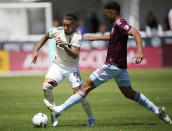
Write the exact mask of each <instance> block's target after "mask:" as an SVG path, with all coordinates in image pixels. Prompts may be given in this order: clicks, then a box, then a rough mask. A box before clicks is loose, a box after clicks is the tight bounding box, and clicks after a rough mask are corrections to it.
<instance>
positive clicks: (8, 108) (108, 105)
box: [0, 69, 172, 131]
mask: <svg viewBox="0 0 172 131" xmlns="http://www.w3.org/2000/svg"><path fill="white" fill-rule="evenodd" d="M90 73H91V72H87V73H82V74H81V75H82V79H83V81H85V80H86V79H87V78H88V76H89V74H90ZM129 74H130V77H131V81H132V85H133V88H134V89H135V90H137V91H139V92H142V93H143V94H144V95H145V96H147V97H148V98H150V99H151V100H152V101H153V102H154V103H155V104H156V105H158V106H165V107H166V109H167V112H168V114H169V116H171V117H172V69H154V70H151V69H149V70H130V71H129ZM43 80H44V76H28V77H26V76H25V77H0V131H8V130H9V131H39V130H48V131H69V130H70V131H81V130H82V131H128V130H130V131H147V130H150V131H158V130H160V131H171V130H172V125H167V124H165V123H163V122H162V121H161V120H159V118H158V117H157V116H155V115H154V114H153V113H152V112H151V111H148V110H146V109H145V108H143V107H141V106H140V105H138V104H137V103H136V102H133V101H131V100H128V99H126V98H124V96H123V95H122V94H121V93H120V91H119V89H118V88H117V86H116V84H114V81H113V80H111V81H109V82H107V83H105V84H103V85H102V86H100V87H98V89H95V90H94V91H92V92H91V93H90V94H89V95H88V99H89V100H90V102H91V104H92V108H93V111H94V114H95V118H96V122H97V124H96V126H94V127H86V126H85V124H86V123H87V116H86V115H85V112H84V111H83V109H82V107H81V105H80V104H78V105H75V106H74V107H72V108H70V109H69V110H67V111H66V112H64V113H63V114H62V115H61V116H60V117H59V126H58V127H56V128H54V127H51V124H50V121H49V124H48V127H47V128H42V129H41V128H34V127H33V125H32V122H31V119H32V117H33V115H34V114H35V113H38V112H44V113H45V114H47V115H48V117H49V118H50V116H49V114H50V113H49V111H48V110H47V108H46V107H45V106H44V103H43V91H42V81H43ZM53 93H54V96H55V102H56V104H57V105H59V104H61V103H63V102H64V101H65V100H66V99H67V98H68V97H69V96H71V95H72V93H73V92H72V90H71V88H70V86H69V84H68V83H67V81H66V80H65V81H63V82H62V83H61V84H60V85H59V86H58V87H56V88H54V92H53Z"/></svg>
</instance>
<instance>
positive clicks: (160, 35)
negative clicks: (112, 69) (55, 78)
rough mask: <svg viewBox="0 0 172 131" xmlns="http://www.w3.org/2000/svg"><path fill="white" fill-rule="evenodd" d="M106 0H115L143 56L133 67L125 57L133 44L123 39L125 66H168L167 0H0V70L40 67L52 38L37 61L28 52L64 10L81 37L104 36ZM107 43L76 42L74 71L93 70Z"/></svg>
mask: <svg viewBox="0 0 172 131" xmlns="http://www.w3.org/2000/svg"><path fill="white" fill-rule="evenodd" d="M110 1H116V2H119V4H120V5H121V16H122V17H123V18H125V19H126V20H127V21H128V23H129V24H130V25H132V26H134V27H135V28H137V29H138V30H139V32H140V33H141V35H142V40H143V47H144V51H145V59H144V61H143V63H142V64H141V65H139V66H136V65H135V64H134V62H133V61H132V59H131V57H132V56H134V55H135V53H136V44H135V41H134V39H133V37H129V41H128V57H127V59H128V66H129V68H162V67H171V66H172V62H171V61H172V24H171V27H170V19H171V23H172V0H165V1H164V0H158V1H157V0H0V18H1V20H0V74H2V72H5V73H8V72H16V71H29V72H30V71H46V70H47V69H48V66H49V64H50V63H51V61H50V60H52V59H53V55H52V54H53V53H52V49H53V48H54V49H53V51H54V50H55V46H52V45H53V44H52V41H49V42H48V43H47V44H46V45H45V46H44V47H43V49H42V50H41V55H40V64H37V65H31V64H30V61H31V58H32V51H33V50H34V48H35V46H36V44H37V43H38V41H39V40H40V39H41V37H42V35H43V34H44V33H46V32H47V31H48V30H49V29H50V28H54V27H57V26H62V20H63V17H64V15H65V14H66V13H74V14H76V15H77V16H78V18H79V22H78V23H79V26H78V29H79V30H80V31H81V33H82V35H83V37H84V35H85V34H92V35H94V36H101V35H106V34H109V31H110V29H111V26H112V23H110V22H109V21H108V20H107V19H106V18H105V16H104V5H105V4H106V3H108V2H110ZM170 9H171V13H170ZM107 43H108V42H107V41H93V42H90V41H82V47H81V53H80V62H79V67H80V69H82V70H87V69H95V68H96V67H97V66H98V65H100V64H101V63H103V62H104V59H105V55H106V47H107ZM54 45H55V43H54ZM92 63H95V64H92Z"/></svg>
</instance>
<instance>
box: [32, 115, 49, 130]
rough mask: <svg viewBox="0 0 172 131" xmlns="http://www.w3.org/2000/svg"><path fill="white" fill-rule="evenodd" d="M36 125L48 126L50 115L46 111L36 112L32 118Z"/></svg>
mask: <svg viewBox="0 0 172 131" xmlns="http://www.w3.org/2000/svg"><path fill="white" fill-rule="evenodd" d="M32 123H33V125H34V127H38V128H39V127H46V126H47V124H48V117H47V116H46V115H45V114H44V113H36V114H35V115H34V116H33V118H32Z"/></svg>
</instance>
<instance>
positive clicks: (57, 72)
mask: <svg viewBox="0 0 172 131" xmlns="http://www.w3.org/2000/svg"><path fill="white" fill-rule="evenodd" d="M45 78H51V79H53V80H55V81H56V82H57V84H59V83H60V82H61V81H62V80H63V79H64V78H66V79H67V80H68V82H69V83H70V85H71V87H72V88H75V87H78V86H80V85H82V79H81V75H80V72H79V69H78V67H77V66H76V67H70V66H61V65H58V64H56V63H52V65H51V66H50V68H49V70H48V73H47V75H46V76H45Z"/></svg>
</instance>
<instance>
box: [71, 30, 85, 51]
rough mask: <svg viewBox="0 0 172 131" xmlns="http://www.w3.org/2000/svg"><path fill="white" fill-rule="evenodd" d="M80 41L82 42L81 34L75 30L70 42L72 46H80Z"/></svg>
mask: <svg viewBox="0 0 172 131" xmlns="http://www.w3.org/2000/svg"><path fill="white" fill-rule="evenodd" d="M81 42H82V35H81V33H80V32H79V31H77V32H76V33H75V34H74V36H73V39H72V41H71V44H72V46H73V47H76V48H80V47H81Z"/></svg>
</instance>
